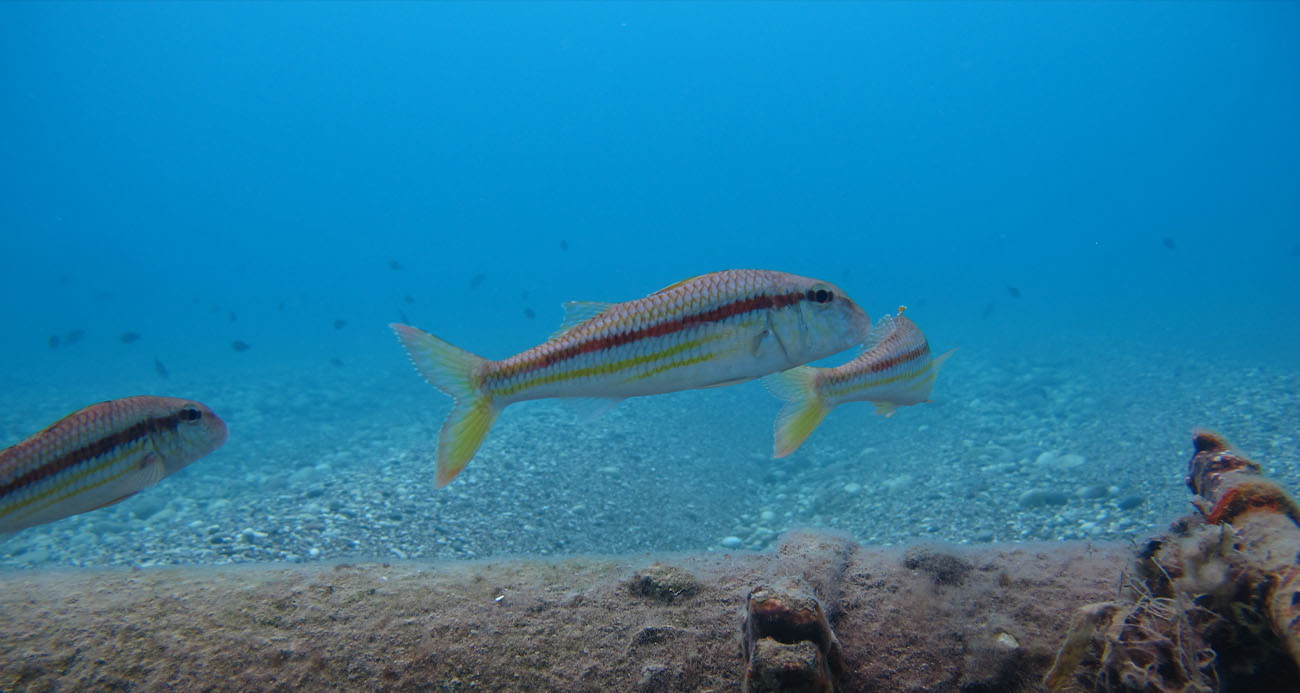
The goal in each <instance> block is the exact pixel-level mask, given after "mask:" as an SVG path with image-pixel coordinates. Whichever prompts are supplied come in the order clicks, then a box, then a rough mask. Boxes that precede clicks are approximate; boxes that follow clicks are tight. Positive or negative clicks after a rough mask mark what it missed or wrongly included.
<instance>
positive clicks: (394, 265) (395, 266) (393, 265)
mask: <svg viewBox="0 0 1300 693" xmlns="http://www.w3.org/2000/svg"><path fill="white" fill-rule="evenodd" d="M388 269H390V270H393V271H394V272H398V271H401V269H402V263H400V262H398V261H397V260H389V261H388Z"/></svg>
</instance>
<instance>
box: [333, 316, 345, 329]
mask: <svg viewBox="0 0 1300 693" xmlns="http://www.w3.org/2000/svg"><path fill="white" fill-rule="evenodd" d="M347 326H348V321H347V320H344V319H343V318H338V319H337V320H335V321H334V329H336V330H341V329H343V328H345V327H347Z"/></svg>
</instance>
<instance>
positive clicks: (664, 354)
mask: <svg viewBox="0 0 1300 693" xmlns="http://www.w3.org/2000/svg"><path fill="white" fill-rule="evenodd" d="M565 307H566V311H567V313H568V317H567V318H566V320H565V323H564V325H562V327H561V329H560V330H559V331H558V332H557V333H556V334H555V335H553V336H552V337H551V339H549V340H547V341H546V342H544V343H542V344H539V345H537V346H535V347H533V348H531V349H528V350H526V351H523V352H521V353H519V354H516V355H514V356H511V357H509V358H506V359H502V360H500V361H491V360H488V359H484V358H482V357H479V356H476V355H474V354H471V353H469V352H467V351H464V350H462V349H459V348H457V347H454V346H452V345H450V344H448V343H447V342H444V341H443V340H441V339H438V338H437V337H434V336H433V335H431V334H428V333H426V332H423V331H421V330H419V329H416V328H414V327H410V326H407V325H396V324H395V325H393V329H394V330H395V331H396V332H397V335H398V337H399V339H400V340H401V341H402V344H403V345H404V346H405V347H406V350H407V353H408V354H409V355H410V356H411V360H412V361H413V362H414V363H415V366H416V368H417V369H418V370H419V371H420V373H421V374H422V375H423V376H424V377H425V379H426V380H428V381H429V383H430V384H432V385H434V386H435V387H437V388H438V389H440V390H442V391H444V392H446V393H447V394H449V395H451V396H452V397H453V398H454V399H455V400H456V405H455V407H454V408H453V410H452V413H451V414H450V415H449V416H448V418H447V421H446V422H445V423H444V424H443V428H442V432H441V433H440V434H439V440H438V477H437V478H438V484H439V485H440V486H444V485H446V484H447V483H449V482H450V481H451V480H452V479H453V478H455V476H456V475H457V474H459V473H460V470H461V469H463V468H464V467H465V465H466V464H468V463H469V460H470V459H471V458H472V457H473V456H474V454H475V452H476V451H477V450H478V447H479V445H480V444H481V443H482V441H483V438H484V437H485V436H486V435H487V432H488V430H489V429H490V428H491V426H492V423H493V422H494V421H495V420H496V417H497V415H498V414H499V413H500V411H501V409H503V408H504V407H505V406H507V405H509V404H513V403H515V402H521V401H525V400H530V399H541V398H549V397H594V398H602V399H607V400H611V401H617V400H621V399H623V398H626V397H635V396H641V395H652V394H661V393H666V392H676V391H679V390H688V389H694V388H702V387H715V386H720V385H729V384H732V383H738V382H743V381H746V380H751V379H754V378H759V377H762V376H764V375H768V374H770V373H774V372H777V371H780V370H785V369H787V368H791V367H793V366H798V365H801V364H804V363H807V362H809V361H814V360H817V359H820V358H824V357H826V356H830V355H832V354H835V353H838V352H840V351H843V350H845V349H848V348H850V347H852V346H853V345H855V344H857V343H859V342H860V341H862V339H863V338H864V337H865V336H866V334H867V331H868V330H869V329H870V326H871V321H870V319H869V318H868V317H867V314H866V313H865V312H864V311H863V310H862V309H861V308H859V307H858V305H857V304H856V303H854V302H853V300H852V299H851V298H849V297H848V296H847V295H846V294H845V293H844V292H843V291H842V290H840V289H839V288H838V287H836V286H834V285H833V284H830V283H828V282H824V281H820V280H817V279H810V278H807V277H800V276H797V275H793V274H787V273H784V272H775V271H770V270H725V271H722V272H714V273H711V274H706V275H701V276H699V277H694V278H691V279H687V280H685V281H681V282H678V283H676V284H673V285H671V286H669V287H667V288H664V289H661V290H660V291H657V292H655V293H653V294H651V295H649V296H646V297H644V298H640V299H635V300H632V301H627V302H624V303H593V302H587V303H569V304H566V305H565Z"/></svg>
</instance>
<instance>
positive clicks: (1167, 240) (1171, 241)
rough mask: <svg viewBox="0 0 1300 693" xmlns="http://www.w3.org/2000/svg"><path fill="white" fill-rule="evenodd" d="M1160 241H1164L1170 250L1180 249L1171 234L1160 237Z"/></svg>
mask: <svg viewBox="0 0 1300 693" xmlns="http://www.w3.org/2000/svg"><path fill="white" fill-rule="evenodd" d="M1160 242H1161V243H1163V244H1164V245H1165V247H1166V248H1168V249H1170V250H1178V244H1177V243H1174V239H1173V238H1171V237H1170V236H1165V237H1164V238H1162V239H1160Z"/></svg>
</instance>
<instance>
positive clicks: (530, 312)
mask: <svg viewBox="0 0 1300 693" xmlns="http://www.w3.org/2000/svg"><path fill="white" fill-rule="evenodd" d="M524 317H525V318H528V319H529V320H532V319H533V318H535V317H537V313H534V312H533V309H532V308H525V309H524Z"/></svg>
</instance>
